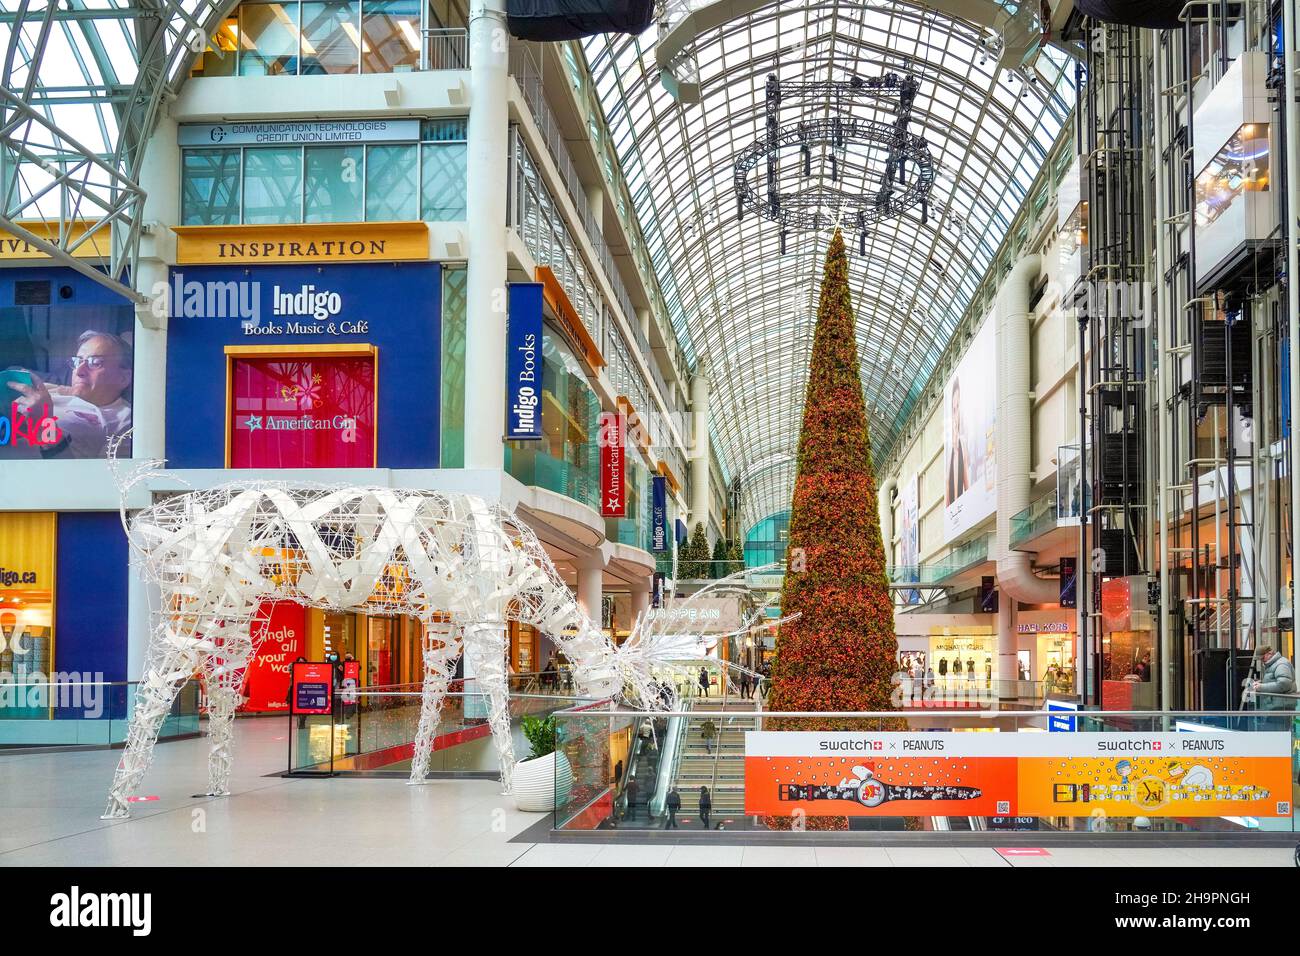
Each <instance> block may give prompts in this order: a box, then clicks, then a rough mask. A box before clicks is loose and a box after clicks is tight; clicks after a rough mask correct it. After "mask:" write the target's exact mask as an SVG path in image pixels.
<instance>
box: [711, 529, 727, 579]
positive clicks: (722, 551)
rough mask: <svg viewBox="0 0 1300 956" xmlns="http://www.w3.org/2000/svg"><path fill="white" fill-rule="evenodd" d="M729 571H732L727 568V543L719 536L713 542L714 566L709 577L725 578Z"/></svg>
mask: <svg viewBox="0 0 1300 956" xmlns="http://www.w3.org/2000/svg"><path fill="white" fill-rule="evenodd" d="M729 573H730V571H728V569H727V544H726V542H725V541H723V540H722V539H721V538H719V539H718V540H717V541H715V542H713V566H712V568H711V570H710V573H709V577H711V578H725V577H726V576H727V575H728V574H729Z"/></svg>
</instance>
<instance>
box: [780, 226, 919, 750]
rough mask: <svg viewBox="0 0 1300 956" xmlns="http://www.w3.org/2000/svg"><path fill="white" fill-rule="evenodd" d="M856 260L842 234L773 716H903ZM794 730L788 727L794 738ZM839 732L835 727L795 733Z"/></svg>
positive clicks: (802, 449)
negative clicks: (858, 328)
mask: <svg viewBox="0 0 1300 956" xmlns="http://www.w3.org/2000/svg"><path fill="white" fill-rule="evenodd" d="M848 269H849V264H848V257H847V256H846V254H845V251H844V239H843V238H842V237H841V236H840V233H839V230H836V232H835V236H834V237H833V238H832V239H831V245H830V249H829V250H828V251H827V253H826V267H825V271H824V273H823V275H822V289H821V302H820V304H819V305H818V308H817V329H816V332H815V333H814V335H813V349H812V362H811V366H810V369H809V375H808V389H807V391H806V393H805V394H804V411H803V429H802V431H801V432H800V433H799V459H798V471H797V473H796V477H795V486H794V502H793V504H792V507H791V510H790V538H789V550H788V551H787V552H786V575H785V587H784V590H783V591H782V594H781V613H782V615H792V614H799V615H801V616H800V617H799V618H798V619H797V620H794V621H791V622H790V623H788V624H784V625H782V626H781V631H780V636H779V638H778V640H777V647H776V664H775V666H774V667H773V670H772V694H771V697H770V698H769V700H768V702H767V707H768V709H770V710H773V711H783V710H784V711H790V710H875V711H887V710H892V709H894V708H893V707H892V706H891V704H890V678H891V676H892V675H893V673H894V671H895V670H896V669H897V668H896V665H895V661H896V659H897V657H898V641H897V638H896V637H895V635H894V608H893V602H892V601H891V600H890V595H889V585H888V582H887V581H886V579H885V551H884V547H883V546H882V544H881V538H880V517H879V514H878V513H877V510H876V478H875V474H874V472H873V471H872V467H871V440H870V438H869V437H868V435H867V415H866V406H865V403H864V401H863V397H862V381H861V379H860V377H859V371H858V348H857V338H856V336H855V334H854V320H853V302H852V298H851V297H850V295H849V285H848ZM787 724H792V725H793V724H795V722H793V721H789V722H785V721H783V722H781V725H782V729H794V726H788V727H787ZM797 726H798V727H801V728H804V729H810V730H811V729H834V727H835V726H836V725H834V724H833V723H830V722H827V721H818V720H816V719H809V720H808V721H801V722H798V723H797ZM845 729H861V727H860V726H854V727H851V728H850V727H846V728H845Z"/></svg>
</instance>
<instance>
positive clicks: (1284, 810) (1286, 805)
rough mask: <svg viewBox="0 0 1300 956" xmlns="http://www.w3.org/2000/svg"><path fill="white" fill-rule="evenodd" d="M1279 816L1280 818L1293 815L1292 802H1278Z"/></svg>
mask: <svg viewBox="0 0 1300 956" xmlns="http://www.w3.org/2000/svg"><path fill="white" fill-rule="evenodd" d="M1277 815H1278V816H1279V817H1289V816H1290V815H1291V801H1290V800H1279V801H1278V802H1277Z"/></svg>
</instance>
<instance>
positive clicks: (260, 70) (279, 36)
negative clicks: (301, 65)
mask: <svg viewBox="0 0 1300 956" xmlns="http://www.w3.org/2000/svg"><path fill="white" fill-rule="evenodd" d="M239 13H240V16H239V19H240V27H241V31H242V34H243V35H242V37H241V41H240V42H241V45H242V47H243V49H242V50H241V52H240V56H239V74H240V76H278V75H280V74H282V73H290V74H292V73H297V72H298V4H296V3H246V4H244V5H243V6H242V7H240V11H239Z"/></svg>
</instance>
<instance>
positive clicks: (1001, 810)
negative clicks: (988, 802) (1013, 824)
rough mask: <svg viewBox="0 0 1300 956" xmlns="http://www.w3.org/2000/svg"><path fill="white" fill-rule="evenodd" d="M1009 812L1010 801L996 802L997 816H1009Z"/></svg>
mask: <svg viewBox="0 0 1300 956" xmlns="http://www.w3.org/2000/svg"><path fill="white" fill-rule="evenodd" d="M1010 812H1011V801H1010V800H999V801H998V816H1005V815H1007V814H1009V813H1010Z"/></svg>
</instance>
